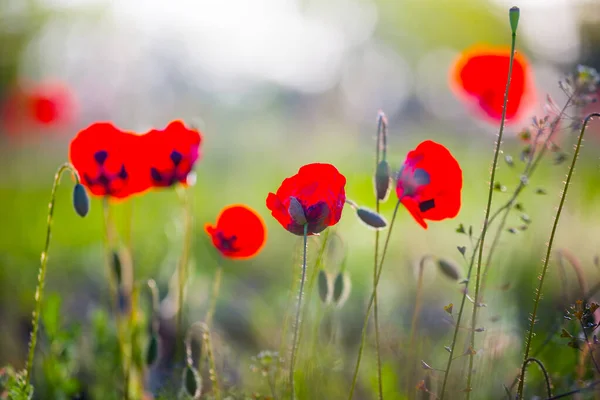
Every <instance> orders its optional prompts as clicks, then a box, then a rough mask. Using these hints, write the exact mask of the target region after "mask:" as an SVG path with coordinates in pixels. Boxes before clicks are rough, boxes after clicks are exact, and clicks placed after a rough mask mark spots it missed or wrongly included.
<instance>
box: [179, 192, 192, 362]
mask: <svg viewBox="0 0 600 400" xmlns="http://www.w3.org/2000/svg"><path fill="white" fill-rule="evenodd" d="M178 194H179V198H180V199H181V201H182V203H183V223H184V238H183V250H182V252H181V258H180V259H179V265H178V267H177V278H178V293H177V330H176V337H177V338H179V337H180V335H181V334H182V333H183V308H184V302H185V299H184V296H185V286H186V283H187V270H188V261H189V257H190V247H191V242H192V211H191V205H190V200H189V196H188V193H187V191H186V190H185V189H184V188H181V187H180V188H178ZM181 343H182V342H181V341H180V340H177V352H176V357H177V359H178V358H179V356H180V355H181V351H182V349H181Z"/></svg>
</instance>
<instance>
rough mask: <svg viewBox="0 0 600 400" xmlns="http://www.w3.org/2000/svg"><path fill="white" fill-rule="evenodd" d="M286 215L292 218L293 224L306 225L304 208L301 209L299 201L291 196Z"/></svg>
mask: <svg viewBox="0 0 600 400" xmlns="http://www.w3.org/2000/svg"><path fill="white" fill-rule="evenodd" d="M288 213H289V214H290V217H292V219H293V220H294V222H295V223H297V224H298V225H304V224H306V222H307V221H306V214H304V208H303V207H302V204H300V201H298V199H297V198H295V197H293V196H292V197H290V205H289V207H288Z"/></svg>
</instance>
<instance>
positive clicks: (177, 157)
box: [170, 150, 183, 167]
mask: <svg viewBox="0 0 600 400" xmlns="http://www.w3.org/2000/svg"><path fill="white" fill-rule="evenodd" d="M170 158H171V161H173V165H175V167H177V166H178V165H179V163H180V162H181V160H182V159H183V156H182V155H181V153H180V152H178V151H177V150H173V151H172V152H171V155H170Z"/></svg>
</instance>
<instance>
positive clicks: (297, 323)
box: [290, 224, 308, 400]
mask: <svg viewBox="0 0 600 400" xmlns="http://www.w3.org/2000/svg"><path fill="white" fill-rule="evenodd" d="M307 239H308V224H304V246H303V249H302V250H303V253H302V276H301V277H300V291H299V292H298V304H297V305H296V319H295V323H294V337H293V339H292V355H291V357H290V389H291V398H292V400H294V398H295V397H296V392H295V388H294V366H295V363H296V352H297V351H298V343H297V340H298V331H299V328H300V313H301V312H302V295H303V293H304V282H305V281H306V253H307V251H306V248H307Z"/></svg>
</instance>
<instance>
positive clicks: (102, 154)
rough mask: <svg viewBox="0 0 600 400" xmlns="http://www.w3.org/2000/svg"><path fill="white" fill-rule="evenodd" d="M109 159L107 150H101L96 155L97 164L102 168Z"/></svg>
mask: <svg viewBox="0 0 600 400" xmlns="http://www.w3.org/2000/svg"><path fill="white" fill-rule="evenodd" d="M107 158H108V152H107V151H106V150H100V151H97V152H96V153H94V160H96V163H98V165H100V166H102V165H104V162H105V161H106V159H107Z"/></svg>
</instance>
